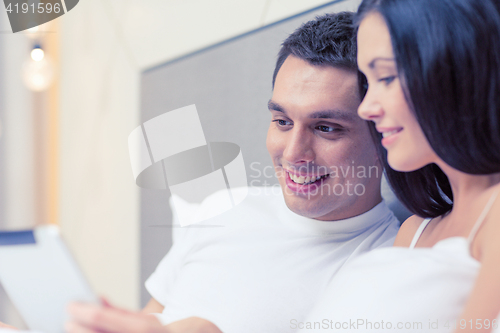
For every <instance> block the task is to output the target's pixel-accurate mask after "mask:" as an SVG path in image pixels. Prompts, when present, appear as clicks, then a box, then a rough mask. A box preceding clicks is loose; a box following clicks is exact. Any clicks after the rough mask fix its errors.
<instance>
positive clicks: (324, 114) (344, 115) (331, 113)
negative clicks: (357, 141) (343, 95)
mask: <svg viewBox="0 0 500 333" xmlns="http://www.w3.org/2000/svg"><path fill="white" fill-rule="evenodd" d="M309 118H319V119H337V120H343V121H354V120H355V119H356V118H357V115H355V114H354V113H352V112H347V111H343V110H323V111H317V112H314V113H312V114H311V115H310V116H309Z"/></svg>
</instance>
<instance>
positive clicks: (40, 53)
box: [31, 47, 45, 61]
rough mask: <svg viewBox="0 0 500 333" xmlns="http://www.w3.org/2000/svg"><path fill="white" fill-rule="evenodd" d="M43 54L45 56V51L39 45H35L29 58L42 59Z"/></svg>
mask: <svg viewBox="0 0 500 333" xmlns="http://www.w3.org/2000/svg"><path fill="white" fill-rule="evenodd" d="M44 56H45V52H44V51H43V50H42V49H41V48H39V47H35V48H34V49H33V50H32V51H31V59H33V60H35V61H42V60H43V58H44Z"/></svg>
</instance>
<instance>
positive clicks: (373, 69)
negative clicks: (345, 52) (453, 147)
mask: <svg viewBox="0 0 500 333" xmlns="http://www.w3.org/2000/svg"><path fill="white" fill-rule="evenodd" d="M358 66H359V69H360V71H361V72H363V73H364V74H365V75H366V78H367V80H368V92H367V94H366V96H365V98H364V99H363V101H362V102H361V105H360V106H359V108H358V114H359V116H360V117H361V118H363V119H366V120H371V121H373V122H374V123H375V126H376V128H377V131H379V132H380V133H382V135H383V139H382V145H383V146H384V147H385V148H386V149H387V159H388V162H389V165H390V166H391V167H392V168H393V169H394V170H398V171H414V170H417V169H420V168H421V167H423V166H425V165H427V164H429V163H432V162H434V161H436V160H437V159H438V158H437V155H436V154H435V153H434V151H433V150H432V148H431V147H430V145H429V142H428V141H427V139H426V138H425V136H424V133H423V132H422V129H421V128H420V125H419V124H418V122H417V119H416V118H415V116H414V114H413V112H412V111H411V110H410V107H409V105H408V103H407V102H406V99H405V96H404V92H403V89H402V87H401V81H400V78H399V75H398V71H397V65H396V61H395V58H394V53H393V50H392V43H391V36H390V34H389V29H388V28H387V25H386V23H385V21H384V19H383V17H382V16H381V15H380V14H379V13H377V12H373V13H370V14H368V15H367V16H366V17H365V18H364V19H363V21H362V22H361V24H360V26H359V30H358Z"/></svg>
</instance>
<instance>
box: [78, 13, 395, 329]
mask: <svg viewBox="0 0 500 333" xmlns="http://www.w3.org/2000/svg"><path fill="white" fill-rule="evenodd" d="M352 16H353V15H352V13H345V12H344V13H339V14H332V15H325V16H322V17H319V18H317V19H316V20H313V21H310V22H308V23H306V24H305V25H303V26H302V27H300V28H299V29H298V30H297V31H295V32H294V33H293V34H292V35H291V36H289V37H288V38H287V39H286V40H285V42H284V43H283V46H282V48H281V51H280V53H279V57H278V61H277V66H276V69H275V73H274V77H273V87H274V89H273V95H272V98H271V100H270V101H269V111H270V112H271V118H272V119H271V124H270V127H269V131H268V136H267V148H268V150H269V153H270V155H271V158H272V160H273V164H274V167H275V170H276V175H277V177H278V179H279V182H280V185H281V190H282V195H281V194H280V195H277V194H276V193H272V192H273V191H272V189H263V188H253V189H250V193H249V195H248V198H247V199H246V200H245V201H244V202H243V203H241V204H240V205H238V206H237V207H235V208H233V209H232V210H231V211H229V212H227V213H225V214H223V215H220V216H218V217H216V218H214V219H213V220H210V221H211V222H210V224H214V221H216V222H217V224H223V225H224V226H225V227H224V228H189V229H179V230H174V245H173V247H172V249H171V250H170V252H169V253H168V254H167V256H166V257H165V258H164V259H163V260H162V262H161V263H160V264H159V266H158V268H157V270H156V272H155V273H154V274H153V275H152V276H151V277H150V278H149V280H148V281H147V282H146V287H147V289H148V290H149V292H150V293H151V295H152V297H153V298H152V300H151V301H150V303H149V304H148V305H147V306H146V308H145V309H144V310H143V313H142V314H138V313H132V312H127V311H123V310H119V309H114V308H112V307H110V306H104V307H102V308H99V307H95V306H90V305H83V304H72V305H71V306H70V312H71V315H72V316H73V322H71V323H69V324H68V331H69V332H101V331H105V332H121V333H124V332H220V331H223V332H226V333H227V332H229V333H230V332H237V333H245V332H249V333H250V332H251V333H255V332H283V331H287V330H295V329H298V328H301V321H302V320H303V319H304V318H305V316H306V315H307V312H308V311H309V309H311V307H312V306H313V305H314V304H315V302H316V301H317V300H318V298H319V297H320V295H321V293H322V291H323V290H324V288H325V286H326V285H327V283H328V282H329V280H330V279H331V277H332V276H333V275H334V274H336V273H337V272H338V270H339V269H340V268H341V267H342V266H343V265H344V264H345V262H347V261H348V260H349V259H350V258H352V257H353V256H356V255H358V254H360V253H363V252H366V251H369V250H371V249H374V248H376V247H380V246H389V245H391V244H392V242H393V240H394V237H395V235H396V233H397V229H398V227H399V222H398V221H397V219H396V218H395V217H394V215H393V214H392V212H391V211H390V210H389V209H388V208H387V206H386V205H385V203H384V202H383V201H382V198H381V195H380V177H381V174H382V170H381V167H380V165H379V163H378V159H377V155H376V148H375V145H374V143H373V141H372V139H371V137H370V133H369V128H368V125H367V123H366V122H365V121H363V120H361V119H360V118H359V117H358V116H357V107H358V105H359V103H360V101H361V97H360V92H359V89H358V76H357V75H358V74H357V73H358V72H357V66H356V42H355V33H354V31H353V28H352ZM217 202H218V194H214V195H212V196H211V197H209V198H208V199H206V200H205V202H204V203H203V204H202V207H201V208H200V209H210V208H211V207H212V206H213V205H217ZM285 203H286V205H285ZM287 207H288V208H287ZM144 313H162V315H161V316H158V318H160V319H161V320H162V321H163V324H167V325H166V326H162V324H160V322H159V321H158V320H157V319H156V318H155V317H153V316H151V315H145V314H144Z"/></svg>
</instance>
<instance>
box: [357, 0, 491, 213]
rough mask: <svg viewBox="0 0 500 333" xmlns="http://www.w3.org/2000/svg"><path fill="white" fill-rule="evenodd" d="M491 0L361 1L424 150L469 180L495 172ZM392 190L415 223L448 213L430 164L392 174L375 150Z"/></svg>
mask: <svg viewBox="0 0 500 333" xmlns="http://www.w3.org/2000/svg"><path fill="white" fill-rule="evenodd" d="M499 6H500V5H499V1H494V0H364V1H363V3H362V4H361V5H360V7H359V10H358V14H357V22H358V24H359V22H361V21H362V19H363V18H364V17H365V16H366V15H367V14H369V13H371V12H378V13H380V14H381V15H382V17H383V18H384V19H385V22H386V24H387V26H388V29H389V32H390V35H391V40H392V44H393V45H392V46H393V50H394V55H395V58H396V62H397V65H398V71H399V73H400V76H401V77H402V78H401V82H404V87H403V89H404V91H405V94H406V98H407V101H408V104H409V105H410V107H411V108H412V110H413V112H414V114H415V116H416V118H417V121H418V122H419V124H420V126H421V128H422V130H423V132H424V134H425V136H426V138H427V140H428V141H429V144H430V146H431V147H432V149H433V150H434V151H435V152H436V154H437V155H438V156H439V157H440V158H441V159H442V160H443V161H444V162H446V163H447V164H448V165H450V166H451V167H453V168H455V169H457V170H460V171H462V172H465V173H469V174H476V175H478V174H492V173H497V172H500V14H499V8H498V7H499ZM372 134H373V136H374V139H375V140H377V143H378V147H379V148H380V145H379V143H380V134H379V133H377V132H376V131H375V130H374V128H373V127H372ZM379 155H380V158H381V159H382V163H383V164H385V167H386V175H387V179H388V181H389V183H390V184H391V186H392V188H393V190H394V192H395V193H396V195H397V196H398V198H399V199H400V200H401V201H402V202H403V204H405V205H406V206H407V207H408V209H409V210H410V211H412V212H413V213H415V214H417V215H419V216H422V217H436V216H439V215H442V214H445V213H447V212H449V211H450V210H451V208H452V201H453V195H452V192H451V186H450V183H449V181H448V179H447V177H446V175H445V174H444V173H443V172H442V170H441V169H440V168H439V167H438V166H437V165H435V164H430V165H427V166H425V167H423V168H421V169H419V170H416V171H413V172H407V173H406V172H397V171H395V170H393V169H392V168H390V167H389V166H388V164H387V158H386V151H385V150H384V149H379Z"/></svg>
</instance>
